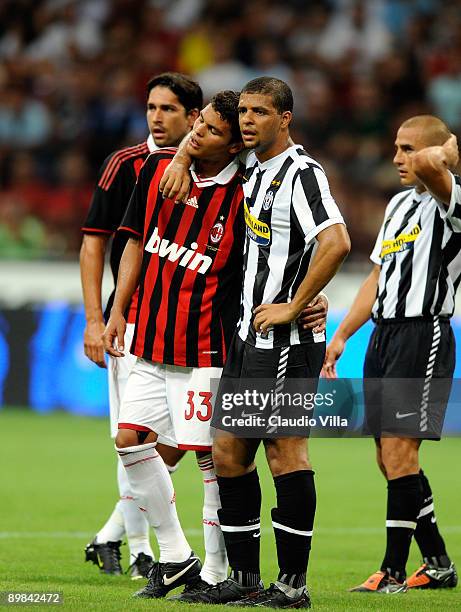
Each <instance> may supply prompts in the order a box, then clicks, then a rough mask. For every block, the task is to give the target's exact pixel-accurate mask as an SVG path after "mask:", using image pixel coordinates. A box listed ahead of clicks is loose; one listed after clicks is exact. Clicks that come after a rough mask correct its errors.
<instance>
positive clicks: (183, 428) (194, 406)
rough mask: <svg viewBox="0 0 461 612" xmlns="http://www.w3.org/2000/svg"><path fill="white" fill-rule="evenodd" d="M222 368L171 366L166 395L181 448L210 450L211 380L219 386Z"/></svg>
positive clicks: (212, 398)
mask: <svg viewBox="0 0 461 612" xmlns="http://www.w3.org/2000/svg"><path fill="white" fill-rule="evenodd" d="M221 373H222V368H180V367H174V366H170V367H169V368H168V374H167V395H168V406H169V409H170V415H171V419H172V421H173V428H174V435H175V439H176V442H177V444H178V448H182V449H185V450H204V451H205V450H210V449H211V445H212V442H213V441H212V437H211V430H210V421H211V418H212V416H213V403H214V399H215V398H214V393H213V392H212V390H211V388H212V381H213V380H214V381H215V383H216V385H215V386H216V388H217V387H218V384H217V383H218V381H219V379H220V378H221Z"/></svg>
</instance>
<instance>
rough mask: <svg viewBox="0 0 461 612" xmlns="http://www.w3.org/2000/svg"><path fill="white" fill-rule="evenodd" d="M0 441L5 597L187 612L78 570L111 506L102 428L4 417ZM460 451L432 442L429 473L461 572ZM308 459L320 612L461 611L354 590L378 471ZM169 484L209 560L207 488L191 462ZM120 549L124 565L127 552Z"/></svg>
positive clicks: (339, 459) (76, 606) (373, 535)
mask: <svg viewBox="0 0 461 612" xmlns="http://www.w3.org/2000/svg"><path fill="white" fill-rule="evenodd" d="M0 431H1V432H2V444H1V451H0V457H1V464H0V474H1V478H0V499H1V504H0V591H6V590H13V591H23V590H26V591H42V592H45V591H46V592H54V591H61V592H62V593H63V595H64V605H63V607H64V608H66V609H72V610H85V609H87V608H91V609H102V610H128V609H130V610H134V609H140V610H141V609H151V610H172V611H174V610H179V609H181V610H183V611H184V610H185V609H187V606H185V605H184V604H178V603H176V604H174V603H172V602H168V601H166V600H159V601H138V600H133V599H131V594H132V593H133V591H134V590H136V589H137V588H140V584H139V581H138V582H132V581H130V580H129V579H128V577H126V576H123V577H108V576H103V575H101V574H99V572H98V570H97V568H96V567H95V566H94V565H90V564H89V563H87V564H85V563H84V562H83V558H84V557H83V548H84V546H85V544H86V543H87V542H88V541H89V540H90V539H91V538H92V536H93V534H94V533H95V531H97V530H98V528H100V527H101V525H102V524H103V522H104V521H105V519H106V518H107V516H108V515H109V513H110V512H111V510H112V508H113V505H114V503H115V501H116V481H115V454H114V451H113V447H112V443H111V440H110V439H109V437H108V423H107V422H106V421H103V420H97V419H89V418H78V417H74V416H69V415H66V414H61V413H57V414H52V415H47V416H39V415H36V414H33V413H31V412H30V411H27V410H3V411H0ZM460 450H461V442H460V439H455V438H452V439H445V440H443V441H442V442H440V443H434V442H432V443H429V442H426V443H425V444H424V445H423V449H422V465H423V466H424V468H425V470H426V472H427V474H428V476H429V478H430V481H431V483H432V487H433V490H434V494H435V499H436V511H437V517H438V521H439V524H440V526H441V529H442V532H443V533H444V535H445V539H446V542H447V545H448V550H449V553H450V555H451V556H452V557H453V558H454V559H455V560H457V561H458V564H459V566H460V567H461V471H460V467H459V465H460V464H459V461H460V456H461V455H460ZM311 458H312V461H313V463H314V468H315V470H316V484H317V493H318V505H317V517H316V524H315V534H314V540H313V550H312V554H311V562H310V569H309V577H308V582H309V589H310V591H311V595H312V600H313V606H314V609H316V610H379V611H382V610H399V611H400V610H415V611H416V610H418V611H420V610H431V611H433V610H443V611H445V610H456V609H458V610H461V588H459V587H458V589H455V590H451V591H449V590H448V591H419V592H416V591H415V592H410V593H406V594H404V595H397V596H393V597H391V596H384V595H369V594H351V593H348V592H347V589H348V587H351V586H354V585H356V584H358V583H359V582H361V581H362V580H364V579H365V578H366V577H367V576H368V575H369V574H370V573H371V572H373V571H374V570H376V569H377V568H378V567H379V563H380V561H381V557H382V553H383V547H384V527H383V525H384V520H385V494H386V488H385V483H384V481H383V479H382V477H381V475H380V474H379V472H378V470H377V468H376V466H375V464H374V448H373V442H372V441H371V440H350V439H349V440H327V439H317V440H312V441H311ZM259 466H260V476H261V480H262V485H263V525H264V528H263V537H262V550H261V559H262V572H263V578H264V581H265V582H266V584H267V585H268V584H269V582H270V581H271V580H274V578H275V575H276V556H275V546H274V540H273V535H272V533H271V529H270V520H269V516H270V515H269V509H270V508H271V507H272V505H273V503H274V492H273V487H272V485H271V478H270V475H269V473H268V470H267V467H266V465H265V460H264V457H262V456H260V457H259ZM173 479H174V483H175V489H176V494H177V505H178V510H179V513H180V517H181V521H182V524H183V526H184V528H185V530H186V533H187V535H188V538H189V541H190V543H191V545H192V546H193V548H194V549H195V551H196V552H198V553H200V555H203V545H202V537H201V502H202V485H201V481H200V474H199V470H198V468H196V465H195V460H194V456H193V455H192V454H190V455H189V456H187V457H186V458H185V459H184V460H183V463H182V465H181V467H180V469H179V470H178V471H177V472H176V474H174V476H173ZM242 501H243V500H242ZM153 539H154V538H153ZM122 551H123V553H124V557H123V558H122V563H123V562H124V565H125V567H126V565H127V563H126V560H127V552H126V547H123V548H122ZM418 565H419V554H418V550H417V548H416V546H415V545H413V547H412V552H411V557H410V561H409V564H408V567H407V570H408V572H411V571H413V570H414V569H415V568H416V567H418ZM32 607H34V606H32ZM40 607H43V606H40ZM192 609H193V610H211V609H213V608H212V607H210V606H194V607H192Z"/></svg>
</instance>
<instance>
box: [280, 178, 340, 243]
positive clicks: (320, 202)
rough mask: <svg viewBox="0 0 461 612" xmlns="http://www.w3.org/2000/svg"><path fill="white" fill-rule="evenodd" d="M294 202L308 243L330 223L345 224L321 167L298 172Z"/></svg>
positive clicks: (294, 188) (295, 181) (294, 187)
mask: <svg viewBox="0 0 461 612" xmlns="http://www.w3.org/2000/svg"><path fill="white" fill-rule="evenodd" d="M292 204H293V207H294V210H295V213H296V216H297V218H298V221H299V224H300V226H301V229H302V231H303V232H304V237H305V241H306V244H307V243H309V242H310V241H311V240H312V239H313V238H315V236H317V234H319V233H320V232H321V231H323V230H324V229H326V228H327V227H329V226H330V225H335V224H337V223H341V224H344V219H343V217H342V215H341V212H340V210H339V208H338V206H337V204H336V202H335V200H334V198H333V196H332V195H331V193H330V187H329V185H328V180H327V177H326V175H325V173H324V172H323V170H322V169H321V168H320V167H309V168H303V169H302V170H300V171H299V172H298V173H297V175H296V176H295V179H294V185H293V200H292Z"/></svg>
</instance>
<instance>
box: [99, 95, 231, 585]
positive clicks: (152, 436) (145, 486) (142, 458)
mask: <svg viewBox="0 0 461 612" xmlns="http://www.w3.org/2000/svg"><path fill="white" fill-rule="evenodd" d="M237 103H238V94H236V93H234V92H230V91H228V92H221V93H220V94H217V95H216V96H215V97H214V98H213V99H212V101H211V103H210V104H209V105H208V106H206V107H205V108H204V109H203V110H202V112H201V113H200V116H199V118H198V119H197V121H196V122H195V125H194V129H193V132H192V137H191V139H190V141H189V143H188V145H187V146H188V147H189V148H190V152H191V153H192V155H193V156H194V158H195V160H196V162H195V168H194V169H193V188H192V191H191V193H190V197H189V199H188V200H187V201H186V202H184V203H182V202H181V203H180V202H175V201H174V200H169V199H164V198H163V197H162V195H161V193H160V191H159V183H160V180H161V178H162V176H163V172H164V170H165V168H166V167H167V166H168V164H169V162H170V161H171V159H172V158H173V155H174V151H170V152H169V151H166V150H163V151H159V152H157V153H154V154H152V155H151V156H150V157H149V158H148V160H147V161H146V163H145V165H144V167H143V168H142V170H141V172H140V175H139V178H138V182H137V185H136V188H135V190H134V192H133V195H132V197H131V200H130V204H129V206H128V209H127V213H126V215H125V218H124V220H123V222H122V228H121V229H124V230H127V231H129V232H131V235H132V237H131V238H130V240H129V241H128V244H127V246H126V248H125V251H124V253H123V256H122V260H121V264H120V272H119V276H118V283H117V290H116V294H115V298H114V304H113V307H112V311H111V317H110V319H109V322H108V324H107V327H106V332H105V334H104V343H105V347H106V350H107V351H108V352H109V354H111V355H113V356H114V357H120V356H122V355H123V351H124V347H123V344H124V333H125V319H124V316H123V313H124V311H125V309H126V306H127V303H128V300H129V298H130V296H131V294H132V291H133V289H134V288H135V287H136V286H137V285H138V282H139V302H138V308H137V315H136V327H135V333H134V339H133V343H132V347H131V351H132V352H133V353H134V354H135V355H137V356H138V360H137V362H136V364H135V366H134V368H133V370H132V371H131V373H130V376H129V379H128V383H127V387H126V391H125V396H124V398H123V402H122V407H121V411H120V421H119V433H118V435H117V438H116V446H117V448H118V451H119V455H120V457H121V459H122V461H123V464H124V465H125V467H126V468H127V474H128V478H129V481H130V485H131V487H132V490H133V491H134V494H135V496H136V497H137V498H138V499H140V500H142V502H141V503H142V506H143V508H144V509H145V510H146V514H147V517H148V519H149V522H150V523H151V525H152V526H153V528H154V530H155V532H156V536H157V540H158V543H159V547H160V565H159V566H158V567H157V570H158V571H156V572H153V573H152V575H151V578H150V580H149V584H148V585H147V587H146V588H145V589H143V590H142V591H140V593H139V596H141V597H163V596H165V594H166V593H167V592H168V591H169V590H171V589H174V588H176V587H177V586H179V585H180V584H187V585H188V586H190V585H191V584H194V586H198V585H200V583H201V584H202V585H203V579H204V580H205V582H211V581H213V582H216V581H218V580H219V579H221V580H222V579H223V578H224V577H225V575H226V569H227V568H226V567H225V566H223V565H222V566H221V568H222V569H221V576H218V575H217V574H215V576H213V580H210V577H209V575H207V576H204V575H203V573H202V576H201V578H202V580H201V579H200V576H199V572H200V562H199V560H198V558H197V557H196V556H195V555H194V553H193V552H192V551H191V549H190V546H189V544H188V542H187V540H186V538H185V536H184V534H183V532H182V529H181V526H180V524H179V521H178V517H177V514H176V509H175V504H174V491H173V485H172V483H171V478H170V476H169V474H168V472H167V470H166V468H165V466H164V465H163V464H162V462H161V461H159V460H158V455H157V452H156V450H155V445H156V440H157V437H158V435H159V434H162V435H163V437H164V438H167V437H168V436H171V437H172V440H173V442H176V443H177V444H178V446H179V447H180V448H186V449H192V450H196V451H198V452H200V453H201V460H200V461H199V464H200V467H201V469H202V472H203V476H204V482H205V485H206V486H207V485H211V486H212V487H213V495H210V494H209V495H208V503H209V504H212V505H213V507H209V508H207V492H206V488H205V508H204V523H208V522H214V525H215V527H216V526H218V524H219V523H218V520H217V509H218V507H219V504H220V502H219V497H218V491H217V485H216V477H215V475H214V470H213V465H212V462H211V457H210V455H209V451H210V448H211V435H210V427H209V423H210V419H211V416H212V392H211V389H210V386H211V379H213V378H215V379H218V378H219V377H220V374H221V369H222V366H223V364H224V361H225V359H226V354H227V349H228V346H229V343H230V340H231V337H232V333H233V331H234V329H235V324H236V319H237V316H238V311H239V308H238V306H239V290H240V286H241V280H242V279H241V274H242V255H243V207H242V199H243V193H242V188H241V184H240V183H241V170H242V168H241V166H240V164H239V162H238V160H237V159H236V158H235V155H236V153H238V152H239V150H240V149H241V148H242V143H241V136H240V130H239V127H238V115H237ZM204 453H206V455H204ZM208 513H213V515H214V517H215V518H214V519H213V521H209V515H208ZM214 533H215V537H216V538H219V539H220V540H221V542H220V543H219V542H216V547H217V548H219V550H221V551H222V554H223V556H224V558H225V551H224V547H223V544H222V534H221V532H220V531H219V530H217V529H215V530H214ZM207 579H208V580H207Z"/></svg>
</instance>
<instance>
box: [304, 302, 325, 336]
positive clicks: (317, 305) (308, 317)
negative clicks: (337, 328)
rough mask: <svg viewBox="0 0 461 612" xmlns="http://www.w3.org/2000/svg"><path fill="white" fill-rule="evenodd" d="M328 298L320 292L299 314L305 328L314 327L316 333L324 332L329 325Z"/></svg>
mask: <svg viewBox="0 0 461 612" xmlns="http://www.w3.org/2000/svg"><path fill="white" fill-rule="evenodd" d="M327 314H328V299H327V297H326V295H324V294H323V293H319V294H318V295H317V296H316V297H315V298H314V299H313V300H312V302H311V303H310V304H308V306H307V308H305V309H304V310H303V311H302V312H301V314H300V315H299V318H298V321H299V323H300V324H301V325H302V327H303V329H312V331H314V332H315V333H316V334H320V333H321V332H324V331H325V329H326V326H327Z"/></svg>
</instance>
